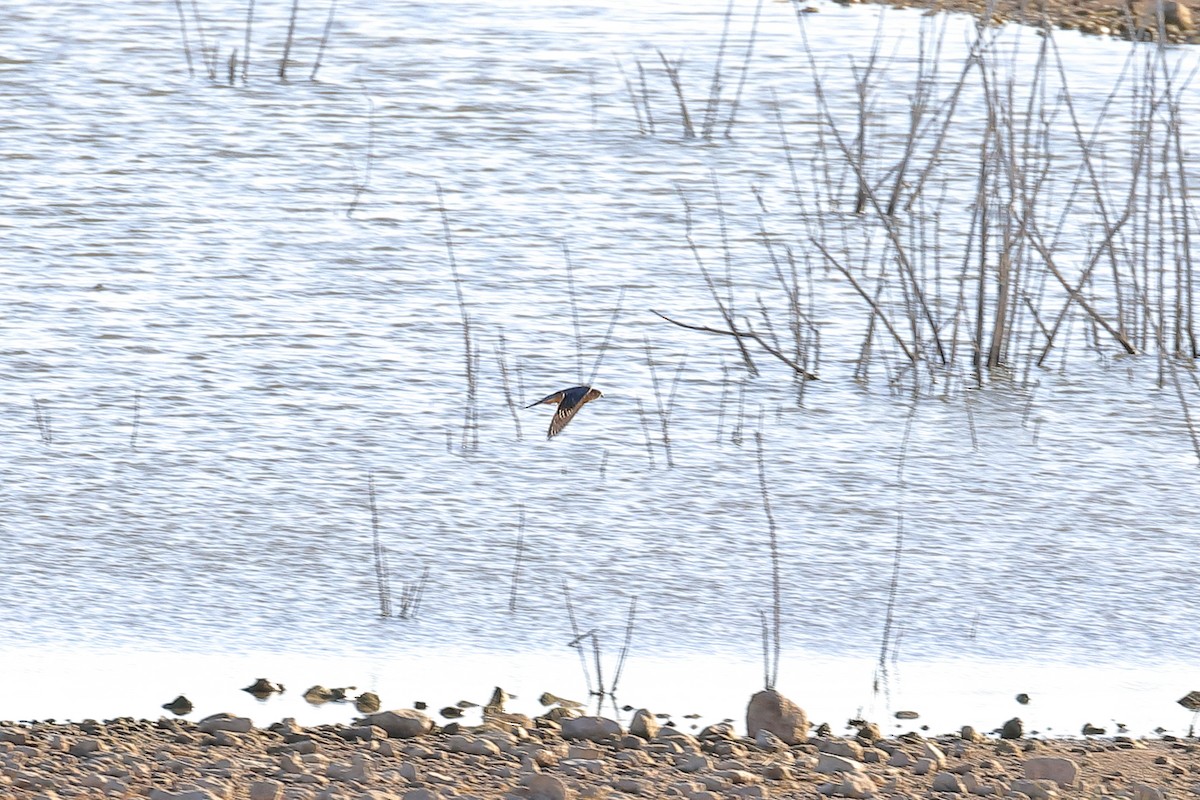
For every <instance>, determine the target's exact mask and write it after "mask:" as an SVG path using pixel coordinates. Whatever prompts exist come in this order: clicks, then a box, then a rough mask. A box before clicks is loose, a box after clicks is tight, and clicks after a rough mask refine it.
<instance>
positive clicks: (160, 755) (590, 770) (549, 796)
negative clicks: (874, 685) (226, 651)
mask: <svg viewBox="0 0 1200 800" xmlns="http://www.w3.org/2000/svg"><path fill="white" fill-rule="evenodd" d="M509 716H513V717H515V716H516V715H509ZM574 724H575V725H577V726H578V727H576V728H575V729H574V730H573V732H569V731H568V730H567V729H566V721H565V720H564V721H563V726H562V727H560V726H559V725H558V723H555V722H551V721H548V720H544V719H539V720H536V721H530V720H528V719H527V718H526V719H524V720H518V721H516V722H508V721H506V722H496V723H493V724H489V725H486V726H483V727H479V728H472V729H468V728H465V727H464V728H457V726H447V727H446V728H437V727H436V726H434V725H433V723H432V721H431V720H430V719H428V718H426V717H424V716H423V715H421V714H419V713H418V712H415V711H411V710H405V711H398V712H383V713H382V714H376V715H373V716H372V717H371V718H369V719H368V720H366V721H364V722H363V724H360V725H358V726H346V725H322V726H319V727H313V728H302V727H299V726H297V725H295V723H292V722H290V721H287V720H285V721H284V722H282V723H278V724H275V725H271V726H269V727H268V728H265V729H259V728H255V727H254V726H252V725H251V723H250V720H249V719H245V718H238V717H235V716H232V715H228V714H219V715H214V716H211V717H208V718H206V719H204V720H201V721H199V722H198V723H195V722H188V721H185V720H176V719H160V720H157V721H149V720H133V719H128V718H125V719H117V720H109V721H106V722H94V721H84V722H82V723H66V724H63V723H51V722H40V723H39V722H35V723H0V797H3V798H6V799H7V798H14V800H21V799H23V798H31V799H33V798H36V799H37V800H61V799H62V798H68V797H74V798H106V797H107V798H143V797H146V798H150V799H151V800H471V799H472V798H474V799H475V800H492V799H493V798H494V799H495V800H588V799H589V798H598V799H600V800H623V799H624V798H630V797H654V798H660V797H670V798H684V799H685V800H781V799H782V798H803V800H812V799H813V798H816V797H823V796H828V797H838V798H852V799H855V798H857V799H865V798H879V800H885V799H886V800H922V799H924V798H931V797H941V798H944V799H945V800H952V798H954V797H959V798H963V800H967V798H974V797H978V798H989V797H994V798H1011V799H1013V800H1056V798H1061V800H1067V799H1068V798H1072V799H1073V798H1080V799H1081V800H1082V798H1089V799H1091V798H1106V797H1111V798H1114V799H1115V798H1129V800H1170V799H1171V798H1180V800H1183V799H1184V798H1188V797H1196V796H1197V795H1198V794H1200V743H1198V742H1197V740H1195V739H1183V738H1171V737H1165V736H1164V737H1163V738H1161V739H1158V738H1151V739H1145V740H1143V739H1136V738H1123V737H1107V738H1105V737H1096V738H1091V737H1089V738H1079V739H1075V740H1039V739H995V738H983V737H980V736H978V735H976V734H974V733H973V732H972V733H971V734H970V735H969V736H968V738H963V736H964V735H967V731H964V733H963V734H962V735H958V734H956V735H949V736H938V737H929V738H927V737H924V736H922V735H918V734H916V733H908V734H904V735H902V736H898V737H888V738H879V739H875V738H874V736H876V735H878V729H877V728H876V729H875V732H874V733H873V734H868V733H866V732H865V729H864V731H860V733H859V734H858V735H857V736H848V737H837V736H811V737H804V738H803V739H801V740H799V741H796V742H794V743H792V744H786V743H785V742H783V741H782V740H780V739H779V738H777V737H775V736H773V735H766V733H765V731H764V732H761V733H760V734H759V735H758V736H756V737H755V738H747V737H745V736H738V735H735V733H734V732H733V729H732V728H730V727H729V726H727V725H716V726H710V727H709V728H707V729H705V730H704V731H703V732H701V733H700V734H699V735H691V734H688V733H684V732H682V731H676V730H675V729H673V728H669V727H666V726H664V727H662V728H661V729H658V727H657V726H655V730H653V731H648V730H646V729H645V728H644V727H643V728H642V729H641V730H639V732H638V733H639V734H640V735H635V734H634V733H632V732H631V731H632V730H634V729H635V726H631V731H626V730H624V729H622V728H621V727H620V726H619V725H617V723H616V722H614V721H612V720H603V719H601V718H597V717H592V718H580V719H578V720H576V722H575V723H574Z"/></svg>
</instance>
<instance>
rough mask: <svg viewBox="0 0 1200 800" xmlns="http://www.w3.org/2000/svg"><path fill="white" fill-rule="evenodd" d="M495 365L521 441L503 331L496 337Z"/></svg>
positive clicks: (518, 439)
mask: <svg viewBox="0 0 1200 800" xmlns="http://www.w3.org/2000/svg"><path fill="white" fill-rule="evenodd" d="M496 365H497V366H498V367H499V368H500V386H501V388H502V389H503V390H504V402H505V404H506V405H507V406H508V413H509V414H511V415H512V419H513V427H515V428H516V429H517V441H518V442H519V441H521V415H520V414H518V413H517V404H516V402H515V401H514V400H513V393H512V384H511V383H510V381H509V379H508V352H507V350H506V348H505V341H504V331H503V330H501V331H500V333H499V334H498V335H497V337H496Z"/></svg>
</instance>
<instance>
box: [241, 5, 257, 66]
mask: <svg viewBox="0 0 1200 800" xmlns="http://www.w3.org/2000/svg"><path fill="white" fill-rule="evenodd" d="M253 27H254V0H249V2H247V3H246V38H245V41H244V42H243V44H242V51H243V52H242V85H243V86H244V85H245V84H246V73H247V72H248V71H249V69H250V31H251V29H252V28H253Z"/></svg>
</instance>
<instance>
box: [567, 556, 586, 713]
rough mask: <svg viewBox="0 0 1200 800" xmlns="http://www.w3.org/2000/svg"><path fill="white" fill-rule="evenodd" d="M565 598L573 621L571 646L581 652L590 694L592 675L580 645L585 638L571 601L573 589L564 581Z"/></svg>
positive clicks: (581, 660)
mask: <svg viewBox="0 0 1200 800" xmlns="http://www.w3.org/2000/svg"><path fill="white" fill-rule="evenodd" d="M562 590H563V599H564V601H565V602H566V604H567V619H568V620H569V621H570V623H571V641H570V642H569V643H568V646H569V647H573V648H575V650H576V651H577V652H578V653H579V666H580V667H582V668H583V681H584V684H585V685H586V686H587V691H588V695H591V694H592V677H591V673H590V672H588V665H587V656H586V655H585V654H584V652H583V648H582V647H580V646H579V640H580V639H582V638H583V636H582V635H580V633H579V624H578V623H577V622H576V620H575V606H574V605H573V604H572V603H571V590H570V588H569V587H568V586H567V582H566V581H565V580H564V581H563V582H562Z"/></svg>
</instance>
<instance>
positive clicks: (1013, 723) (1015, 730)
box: [1000, 717, 1025, 739]
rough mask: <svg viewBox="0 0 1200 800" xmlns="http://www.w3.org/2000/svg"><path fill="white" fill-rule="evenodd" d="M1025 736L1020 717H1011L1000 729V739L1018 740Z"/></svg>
mask: <svg viewBox="0 0 1200 800" xmlns="http://www.w3.org/2000/svg"><path fill="white" fill-rule="evenodd" d="M1024 735H1025V725H1024V724H1023V723H1022V722H1021V718H1020V717H1013V718H1012V719H1010V720H1009V721H1008V722H1006V723H1004V725H1003V726H1002V727H1001V728H1000V738H1001V739H1020V738H1021V737H1022V736H1024Z"/></svg>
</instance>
